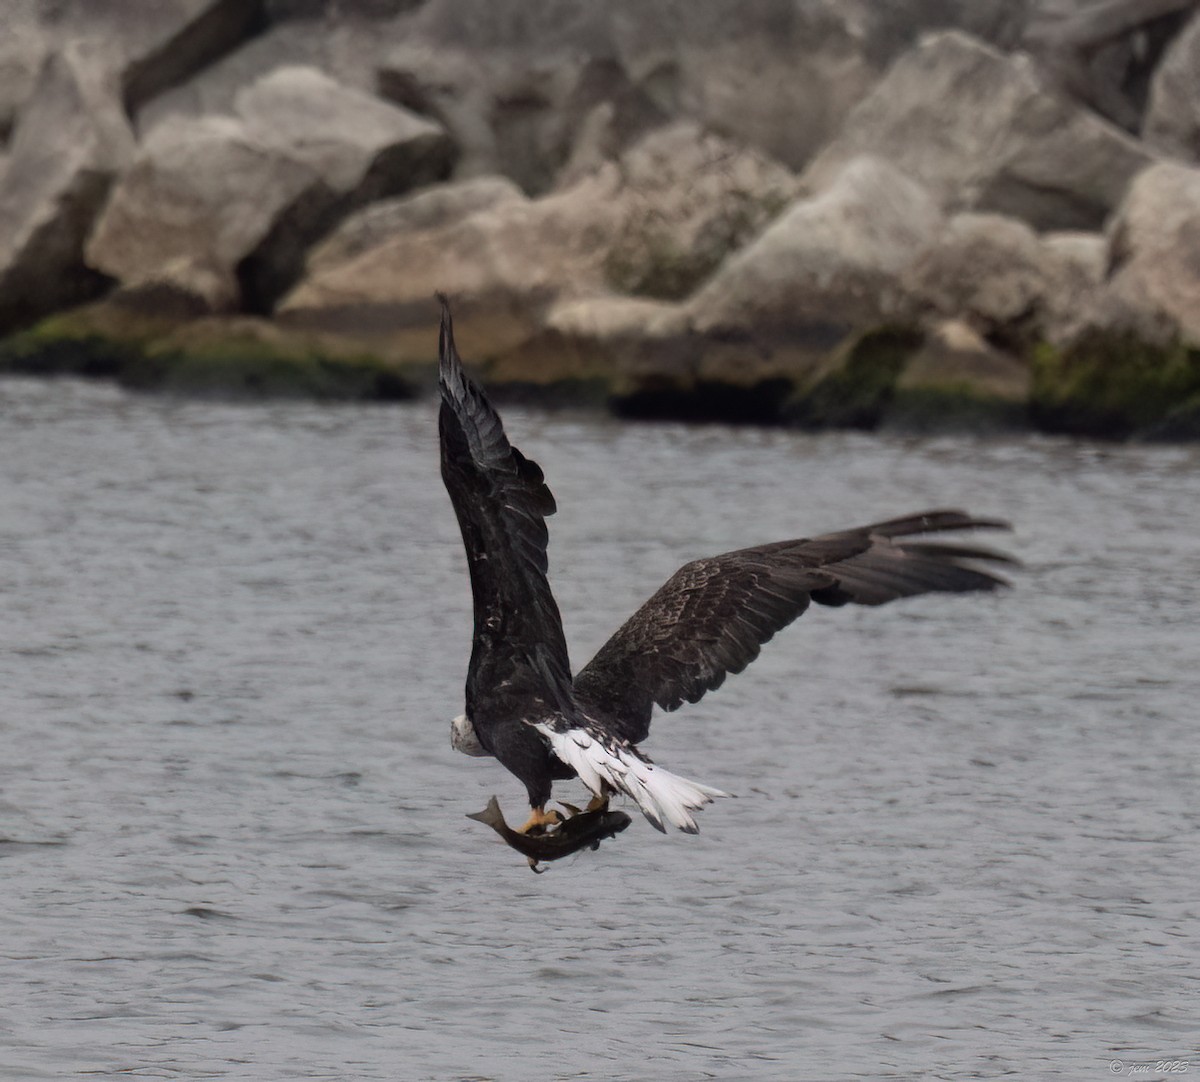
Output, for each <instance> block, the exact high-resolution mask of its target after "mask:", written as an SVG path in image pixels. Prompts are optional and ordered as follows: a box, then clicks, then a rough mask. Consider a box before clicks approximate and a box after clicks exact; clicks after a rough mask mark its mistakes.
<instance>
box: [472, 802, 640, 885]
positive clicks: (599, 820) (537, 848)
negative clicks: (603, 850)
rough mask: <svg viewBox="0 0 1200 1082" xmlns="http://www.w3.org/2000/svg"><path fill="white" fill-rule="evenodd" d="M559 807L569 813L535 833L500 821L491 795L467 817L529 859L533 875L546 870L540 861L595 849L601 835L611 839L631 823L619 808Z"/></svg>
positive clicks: (598, 844)
mask: <svg viewBox="0 0 1200 1082" xmlns="http://www.w3.org/2000/svg"><path fill="white" fill-rule="evenodd" d="M563 807H564V808H566V809H567V811H568V812H571V813H572V814H571V815H570V816H569V817H568V818H566V819H563V820H561V821H560V822H559V823H558V824H557V825H555V826H552V827H549V828H547V829H546V830H544V831H542V832H541V833H537V834H534V833H532V832H531V833H529V834H521V833H520V832H519V831H516V830H513V828H512V827H510V826H509V825H508V823H506V822H505V821H504V813H503V812H502V811H501V810H500V802H499V801H498V800H497V799H496V798H495V797H492V799H491V800H489V801H488V805H487V807H486V808H484V809H483V811H481V812H474V813H473V814H470V815H468V816H467V818H468V819H476V820H478V821H479V822H480V823H485V824H487V825H488V826H489V827H491V828H492V829H493V830H494V831H495V832H496V833H497V834H499V835H500V837H502V838H503V839H504V840H505V841H506V842H508V844H509V845H511V846H512V847H513V848H514V849H515V850H516V851H517V852H518V853H520V854H522V855H523V856H524V857H525V858H526V859H527V860H528V861H529V867H530V868H531V869H532V870H533V872H534V874H535V875H541V874H542V872H544V871H546V869H545V868H538V863H539V862H540V861H551V860H561V859H562V858H563V857H569V856H570V855H571V854H572V853H578V852H579V851H580V850H581V849H599V848H600V843H601V842H602V841H603V840H604V839H605V838H615V837H616V836H617V835H618V834H620V833H621V831H622V830H624V829H625V828H626V827H627V826H629V824H630V823H631V822H632V820H631V819H630V818H629V816H628V815H626V814H625V813H624V812H622V811H610V810H609V809H608V808H598V809H597V810H595V811H583V812H581V811H580V810H579V809H578V808H575V807H572V806H571V805H570V804H564V805H563Z"/></svg>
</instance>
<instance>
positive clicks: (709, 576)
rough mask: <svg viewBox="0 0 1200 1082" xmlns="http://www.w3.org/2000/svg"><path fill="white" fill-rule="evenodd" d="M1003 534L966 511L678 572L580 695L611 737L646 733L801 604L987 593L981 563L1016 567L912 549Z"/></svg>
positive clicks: (611, 646)
mask: <svg viewBox="0 0 1200 1082" xmlns="http://www.w3.org/2000/svg"><path fill="white" fill-rule="evenodd" d="M980 528H991V529H1006V528H1007V523H1004V522H998V521H994V520H990V519H979V518H972V517H971V516H970V515H968V514H965V513H964V512H962V511H926V512H924V513H923V514H919V515H909V516H906V517H904V518H898V519H890V520H888V521H887V522H877V523H875V524H874V525H872V526H863V527H860V528H859V529H856V530H845V531H842V532H840V533H831V534H825V535H823V536H821V537H815V538H812V539H811V540H809V539H804V540H797V541H779V542H776V543H775V544H770V545H760V546H757V547H755V548H748V549H739V550H738V551H736V552H727V553H724V554H723V555H721V556H714V557H712V558H710V559H705V560H694V561H693V562H691V563H689V564H685V565H684V566H683V567H681V568H680V569H679V570H678V571H676V572H675V574H674V575H672V576H671V577H670V578H669V579H668V580H667V582H666V583H665V584H664V585H663V586H662V588H661V589H659V591H658V592H657V593H656V594H654V596H653V597H651V598H650V600H649V601H647V602H646V603H645V604H644V605H643V606H642V607H641V608H640V609H638V610H637V612H635V613H634V614H633V616H632V617H630V619H629V620H628V621H627V622H626V623H625V625H624V626H623V627H622V628H621V629H620V630H619V631H618V632H617V633H616V634H615V635H614V636H613V637H612V638H611V639H609V640H608V642H607V643H605V644H604V646H603V647H601V649H600V651H599V653H597V654H596V656H595V657H594V658H593V659H592V660H591V661H590V662H589V663H588V665H587V667H586V668H584V669H583V670H582V671H581V672H580V673H579V674H578V676H576V678H575V692H576V697H577V699H578V701H579V703H580V705H581V706H583V707H584V709H586V710H587V712H588V713H589V714H590V715H592V716H593V717H595V718H603V719H604V724H605V727H606V728H607V729H609V730H610V731H611V732H612V733H613V735H615V736H617V737H619V738H622V739H625V740H629V741H631V742H633V743H637V742H638V741H641V740H644V739H645V738H646V736H647V734H648V733H649V731H650V714H651V711H652V709H653V706H654V704H655V703H657V704H658V705H659V706H660V707H662V708H663V709H664V710H675V709H676V708H677V707H679V706H682V705H683V703H684V702H692V703H694V702H696V701H698V700H699V699H700V697H701V696H702V695H704V693H705V692H706V691H711V690H712V689H713V688H717V687H720V685H721V684H722V683H723V682H724V680H725V677H726V675H727V674H729V673H739V672H741V671H742V670H743V669H744V668H745V667H746V666H747V665H749V664H750V662H752V661H753V660H754V659H755V658H756V657H758V653H759V648H760V647H761V646H762V644H763V643H765V642H766V641H767V640H768V639H770V638H771V637H772V636H773V635H774V634H775V633H776V632H777V631H779V630H780V629H781V628H784V627H786V626H787V625H788V624H790V623H791V622H792V621H793V620H795V619H796V617H798V616H799V615H800V614H801V613H803V612H804V611H805V609H807V608H808V606H809V602H811V601H816V602H817V603H818V604H821V605H844V604H847V603H848V602H853V603H855V604H859V605H882V604H883V603H884V602H887V601H892V600H894V599H896V598H899V597H910V596H912V595H914V594H923V593H930V592H935V591H948V592H951V593H958V592H963V591H968V590H993V589H995V588H996V587H997V586H1002V585H1007V584H1006V583H1005V581H1004V580H1003V579H1002V578H1000V577H998V576H997V575H995V574H993V573H992V572H991V571H988V570H985V569H984V568H983V567H980V566H978V565H979V564H980V563H984V564H986V563H988V562H1001V563H1012V562H1014V561H1012V559H1011V558H1010V557H1008V556H1005V555H1004V554H1003V553H999V552H993V551H992V550H990V549H987V548H982V547H979V546H973V545H959V544H944V543H938V542H931V541H908V540H905V539H906V538H909V537H916V536H920V535H922V534H929V533H938V532H941V531H944V530H968V529H980Z"/></svg>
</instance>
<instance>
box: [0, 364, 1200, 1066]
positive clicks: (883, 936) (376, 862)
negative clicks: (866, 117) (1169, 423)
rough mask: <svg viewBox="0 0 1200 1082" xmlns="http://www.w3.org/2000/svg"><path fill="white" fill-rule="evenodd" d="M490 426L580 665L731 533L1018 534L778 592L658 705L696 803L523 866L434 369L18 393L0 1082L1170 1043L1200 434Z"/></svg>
mask: <svg viewBox="0 0 1200 1082" xmlns="http://www.w3.org/2000/svg"><path fill="white" fill-rule="evenodd" d="M506 420H507V423H508V428H509V431H510V434H511V435H512V436H513V438H514V441H515V442H517V443H519V444H520V446H521V447H522V448H523V449H524V450H525V451H526V452H528V453H529V454H531V455H532V456H534V457H536V458H537V459H538V460H540V461H541V463H542V465H543V466H544V467H545V469H546V472H547V475H548V478H549V480H550V483H551V485H552V487H553V488H554V490H555V493H556V494H557V496H558V500H559V506H560V508H561V510H560V513H559V515H558V516H557V517H556V518H555V519H553V520H552V522H551V535H552V548H551V563H552V568H551V570H552V576H553V582H554V585H555V587H556V589H557V591H558V596H559V600H560V603H561V605H562V608H563V611H564V614H565V619H566V623H567V631H568V637H569V639H570V641H571V643H572V647H573V651H574V660H575V661H576V663H577V664H582V663H583V662H584V661H586V659H587V657H588V656H590V653H591V651H593V650H594V649H595V648H596V647H598V646H599V644H600V643H601V642H602V641H603V640H604V638H605V637H606V636H607V635H608V634H609V633H610V632H611V631H612V630H614V629H615V628H616V627H617V626H618V625H619V624H620V623H621V621H622V620H623V619H624V618H625V616H626V615H628V613H629V612H630V611H631V610H632V609H633V608H634V607H635V606H636V605H637V604H638V603H640V601H641V600H643V599H644V597H645V596H647V595H648V594H649V593H650V592H651V591H652V590H653V589H655V588H656V587H657V586H658V585H659V583H660V582H661V581H662V580H663V579H664V578H665V577H666V576H667V575H668V574H669V573H670V572H671V571H673V570H674V569H675V568H676V567H677V566H678V565H679V564H681V563H682V562H683V561H685V560H687V559H689V558H692V557H695V556H699V555H709V554H712V553H714V552H718V551H722V550H725V549H728V548H733V547H737V546H741V545H745V544H751V543H755V542H761V541H766V540H775V539H779V538H783V537H788V536H796V535H802V534H807V533H812V532H815V531H820V530H825V529H834V528H839V527H843V526H849V525H857V524H859V523H862V522H866V521H870V520H871V519H872V518H880V517H884V516H889V515H893V514H898V513H901V512H908V511H913V510H917V509H922V508H925V507H927V506H937V505H951V506H953V505H962V506H965V507H968V508H969V509H971V510H973V511H977V512H983V513H987V514H996V515H1002V516H1005V517H1008V518H1010V519H1012V520H1013V521H1014V523H1016V525H1017V531H1016V533H1015V535H1014V536H1013V537H1012V538H1011V539H1008V540H1007V541H1005V544H1007V545H1009V546H1011V548H1012V549H1013V550H1014V551H1015V552H1017V553H1018V554H1019V555H1020V556H1021V557H1022V559H1023V560H1024V561H1025V562H1026V567H1025V569H1024V570H1023V571H1022V572H1020V573H1019V574H1018V575H1017V576H1016V584H1017V588H1016V589H1015V590H1013V591H1011V592H1008V593H1007V594H1005V595H1003V596H995V597H983V598H980V597H966V598H922V599H917V600H912V601H907V602H902V603H899V604H896V605H893V606H889V607H887V608H885V609H877V610H854V611H851V610H841V611H829V610H821V611H816V612H812V613H810V614H809V615H807V616H806V617H805V618H804V619H803V620H801V621H799V622H798V623H797V624H796V625H795V626H794V627H793V628H791V629H789V630H788V631H787V632H785V633H784V634H783V635H781V636H780V637H779V638H778V639H777V640H776V641H775V642H773V643H772V644H771V645H770V646H769V647H768V648H767V650H766V651H765V652H764V655H763V657H762V658H761V659H760V660H759V661H758V662H756V663H755V664H754V665H753V666H752V667H751V669H750V670H749V671H748V672H747V673H746V674H744V675H743V676H740V677H737V678H735V679H733V680H731V681H730V682H729V683H728V684H727V685H726V686H725V687H724V688H722V689H721V691H720V692H718V693H717V694H714V695H711V696H709V697H708V698H707V699H705V700H704V701H703V702H702V703H700V704H699V705H697V706H695V707H692V708H690V709H688V710H685V711H681V712H680V713H679V714H677V715H670V716H667V717H665V718H660V719H659V720H658V721H657V722H656V726H655V733H654V736H653V738H652V740H651V741H650V743H649V745H648V747H649V750H650V751H651V752H652V753H653V754H654V755H655V756H656V758H657V759H659V761H661V762H662V763H664V764H665V765H667V766H668V767H671V768H673V769H676V770H678V771H680V772H682V773H684V774H687V775H690V776H693V777H696V778H699V779H701V780H703V781H706V782H709V783H712V784H714V785H718V786H720V787H722V788H725V789H728V790H731V791H733V792H735V793H737V795H738V799H736V800H728V801H721V802H719V803H718V804H717V805H715V806H712V807H710V808H708V809H706V810H705V812H704V813H703V815H702V818H701V828H702V831H703V833H702V834H700V835H699V836H698V837H687V836H683V835H675V836H670V837H663V836H661V835H659V834H658V833H656V832H655V831H654V830H652V829H651V828H650V827H649V826H648V825H647V824H646V823H645V822H644V821H643V820H642V819H641V818H640V816H639V817H638V818H637V819H636V821H635V822H634V825H633V826H632V827H631V828H630V829H629V830H628V831H627V832H626V833H625V834H623V835H622V836H621V837H619V838H617V839H615V840H613V841H610V842H606V843H605V844H604V846H603V847H602V848H601V849H600V851H599V852H597V853H586V854H583V855H581V856H579V857H575V858H571V859H569V860H567V861H564V862H561V863H559V864H557V865H555V866H553V867H552V868H551V870H550V871H549V872H548V873H547V874H545V875H542V876H533V875H531V874H530V873H529V870H528V868H527V867H526V866H525V864H524V862H523V861H522V859H521V858H520V857H519V856H518V855H517V854H515V853H513V852H512V851H511V850H509V849H507V848H506V847H504V846H503V845H502V844H501V843H500V842H499V841H498V839H496V838H495V836H494V835H492V834H491V833H490V832H489V831H487V830H486V829H485V828H484V827H482V826H481V825H480V824H478V823H474V822H470V821H468V820H467V819H466V818H464V816H465V814H466V813H467V812H473V811H477V810H478V809H479V808H481V807H482V806H483V804H484V802H485V801H486V799H487V796H488V795H489V794H490V793H493V792H495V793H497V794H498V795H499V796H500V799H501V803H502V804H503V805H504V806H505V807H506V809H507V810H508V813H509V816H510V818H512V819H518V818H519V817H521V816H522V815H523V812H524V809H523V808H522V798H523V790H522V789H521V787H520V785H519V784H518V783H517V782H516V781H515V779H513V778H512V777H511V776H510V775H508V774H507V773H506V772H504V771H503V769H502V768H500V767H498V766H497V765H495V764H494V763H491V762H485V761H480V760H471V759H467V758H464V757H462V756H460V755H457V754H455V753H453V752H452V751H451V750H450V747H449V741H448V720H449V718H450V717H451V715H453V714H455V713H458V712H459V711H460V710H461V696H462V681H463V677H464V673H465V666H466V659H467V653H468V649H469V636H470V594H469V590H468V586H467V580H466V572H465V562H464V560H463V557H462V552H461V545H460V542H459V539H458V535H457V529H456V526H455V523H454V519H453V516H452V513H451V510H450V506H449V503H448V501H447V499H446V496H445V493H444V491H443V490H442V488H441V484H440V480H439V478H438V475H437V462H436V446H435V415H434V410H433V407H432V405H431V404H421V405H416V406H403V407H387V408H384V407H362V408H359V407H337V408H328V407H326V408H322V407H318V406H313V405H306V404H278V405H267V406H258V407H249V406H236V405H224V404H214V403H203V402H176V401H171V400H167V399H155V398H139V397H128V396H126V395H124V394H122V393H121V392H119V391H116V390H114V389H112V388H109V387H106V386H95V385H87V384H76V383H29V382H22V381H16V382H3V383H0V596H2V602H3V615H2V618H0V707H2V709H0V967H2V973H0V1077H4V1078H6V1079H7V1078H13V1079H63V1078H70V1077H110V1076H111V1077H134V1078H141V1077H144V1078H168V1079H173V1078H185V1079H193V1078H194V1079H218V1078H221V1079H223V1078H230V1079H251V1080H273V1079H280V1080H283V1079H288V1080H290V1079H331V1080H358V1079H389V1080H396V1079H399V1080H407V1079H467V1078H470V1079H476V1078H487V1079H503V1080H509V1079H513V1080H523V1079H560V1078H561V1079H595V1080H609V1079H649V1078H654V1079H670V1080H675V1079H679V1080H684V1079H688V1080H690V1079H700V1078H719V1079H743V1078H744V1079H751V1078H753V1079H792V1078H799V1079H808V1078H812V1079H893V1078H897V1079H898V1078H903V1079H926V1078H966V1077H979V1078H998V1077H1000V1076H1003V1075H1006V1074H1016V1075H1019V1076H1020V1077H1022V1078H1050V1077H1064V1078H1081V1079H1087V1078H1097V1079H1098V1078H1101V1077H1114V1076H1118V1075H1120V1074H1121V1073H1125V1074H1127V1075H1131V1074H1133V1073H1134V1072H1135V1071H1136V1072H1137V1073H1138V1076H1140V1077H1160V1076H1163V1077H1165V1075H1160V1073H1158V1072H1152V1071H1141V1070H1138V1065H1140V1064H1143V1063H1151V1064H1153V1062H1154V1061H1156V1060H1160V1059H1172V1060H1183V1061H1190V1068H1191V1071H1192V1072H1197V1071H1200V1056H1198V1054H1197V1053H1198V1049H1197V1047H1196V1041H1197V1039H1198V1037H1197V1034H1198V1033H1200V996H1198V993H1200V980H1198V977H1200V952H1198V951H1197V941H1196V932H1197V918H1198V916H1200V891H1198V890H1197V887H1198V885H1200V876H1198V875H1197V849H1198V846H1197V837H1198V828H1200V814H1198V811H1197V807H1198V806H1197V794H1198V786H1197V758H1196V749H1197V744H1198V742H1197V725H1198V723H1200V716H1198V715H1200V711H1198V706H1197V704H1198V702H1200V674H1198V670H1200V633H1198V629H1197V618H1198V615H1197V614H1198V607H1197V601H1198V599H1200V540H1198V538H1200V451H1197V449H1195V448H1181V447H1098V446H1095V445H1084V444H1075V443H1068V442H1058V441H1050V440H1043V439H1036V440H1035V439H1028V440H1022V439H1009V440H1003V441H996V442H985V441H973V440H969V439H936V440H916V439H905V438H900V437H889V436H880V437H866V436H858V435H822V436H809V435H801V434H794V433H785V432H776V431H757V430H735V429H728V428H722V427H698V428H686V427H672V426H654V425H639V426H633V425H624V426H623V425H619V424H616V423H611V422H608V421H605V420H603V419H599V418H595V417H590V416H589V417H577V416H571V415H545V414H541V413H537V412H532V411H523V410H510V411H507V416H506ZM562 792H563V795H564V796H566V797H567V799H574V798H577V797H578V796H579V795H581V792H582V791H581V790H580V789H579V788H578V786H575V787H572V786H569V785H568V786H566V787H565V788H563V789H562ZM1114 1061H1116V1062H1114Z"/></svg>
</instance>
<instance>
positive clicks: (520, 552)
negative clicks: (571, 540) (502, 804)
mask: <svg viewBox="0 0 1200 1082" xmlns="http://www.w3.org/2000/svg"><path fill="white" fill-rule="evenodd" d="M439 299H440V300H441V302H442V323H441V333H440V335H439V338H438V356H439V369H438V377H439V378H438V382H439V385H440V388H441V395H442V405H441V411H440V413H439V415H438V431H439V434H440V437H441V456H442V480H443V481H445V483H446V490H447V491H448V492H449V493H450V500H451V502H452V503H453V504H454V513H455V515H457V517H458V524H459V527H460V528H461V529H462V536H463V544H464V546H465V547H466V550H467V563H468V565H469V568H470V572H471V592H472V593H473V595H474V600H475V637H474V642H473V644H472V648H471V664H470V668H469V669H468V672H467V713H468V715H469V716H471V717H472V718H473V719H474V722H475V726H476V730H477V732H478V733H479V736H480V738H481V739H482V740H483V741H484V743H485V746H486V743H487V733H486V731H485V729H486V726H487V719H488V718H489V716H499V717H506V718H507V717H512V716H515V717H521V716H539V711H540V713H541V715H542V716H544V715H545V714H548V713H551V712H553V711H554V710H555V709H556V708H557V706H558V704H560V703H561V702H562V701H564V699H567V700H569V698H570V686H571V675H570V673H571V666H570V662H569V660H568V657H567V644H566V639H565V637H564V635H563V628H562V618H561V617H560V615H559V612H558V605H557V604H555V601H554V595H553V594H552V593H551V592H550V584H549V582H547V580H546V567H547V561H546V544H547V541H548V535H547V531H546V516H548V515H552V514H553V513H554V510H555V505H554V497H553V496H552V495H551V493H550V489H549V488H547V487H546V483H545V479H544V477H543V475H542V471H541V469H540V468H539V467H538V465H537V463H535V462H532V461H530V460H529V459H527V458H526V457H525V456H524V455H522V454H521V452H520V451H518V450H517V449H516V448H515V447H513V446H511V445H510V444H509V442H508V439H507V437H506V436H505V435H504V427H503V425H502V424H501V423H500V418H499V416H498V415H497V414H496V411H495V410H494V409H492V407H491V405H490V403H489V402H488V400H487V398H486V397H485V396H484V395H483V393H482V392H481V391H480V390H479V388H478V387H476V386H475V384H474V383H472V382H471V380H470V379H468V378H467V376H466V374H465V373H464V372H463V368H462V361H461V360H460V359H459V356H458V351H457V350H456V349H455V347H454V327H453V323H452V322H451V319H450V308H449V305H448V304H447V303H446V299H445V298H444V297H440V298H439ZM497 696H499V697H503V698H504V699H505V704H506V705H505V706H504V708H503V709H495V710H489V708H488V705H489V701H492V700H494V698H495V697H497ZM513 704H519V705H520V709H517V710H513V709H512V708H511V707H512V706H513ZM494 705H496V706H499V704H494Z"/></svg>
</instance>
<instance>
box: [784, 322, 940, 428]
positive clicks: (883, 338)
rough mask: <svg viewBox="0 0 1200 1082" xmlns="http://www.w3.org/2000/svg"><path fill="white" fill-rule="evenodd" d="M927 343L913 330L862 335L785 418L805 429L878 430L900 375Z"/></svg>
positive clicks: (887, 329)
mask: <svg viewBox="0 0 1200 1082" xmlns="http://www.w3.org/2000/svg"><path fill="white" fill-rule="evenodd" d="M922 341H923V337H922V335H921V333H920V332H919V331H916V330H913V329H912V328H909V327H881V328H877V329H875V330H872V331H868V332H867V333H865V334H862V335H860V336H859V337H858V338H856V339H855V340H854V342H853V343H851V344H850V346H849V347H848V348H847V349H846V350H844V351H843V352H842V353H841V354H840V355H839V357H838V359H837V360H836V362H835V364H834V365H833V367H832V368H831V370H830V371H828V372H827V374H825V375H824V376H822V377H821V378H819V379H818V380H817V381H816V382H815V383H813V384H812V385H811V386H809V387H808V388H806V389H804V390H802V391H800V392H798V393H797V394H795V395H794V396H793V397H792V399H791V400H790V401H789V402H788V403H787V404H786V405H785V406H784V408H783V419H784V420H786V421H787V422H789V423H791V424H794V425H798V426H800V427H802V428H862V429H873V428H876V427H878V425H879V423H880V421H881V420H882V419H883V417H884V413H885V411H886V409H887V407H888V405H889V404H890V403H891V401H892V399H893V398H894V396H895V390H896V381H897V379H898V378H899V376H900V373H901V372H902V371H903V370H904V366H905V364H907V363H908V360H909V358H910V357H911V356H912V355H913V353H914V352H915V351H916V350H917V349H918V348H919V347H920V345H921V342H922Z"/></svg>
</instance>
